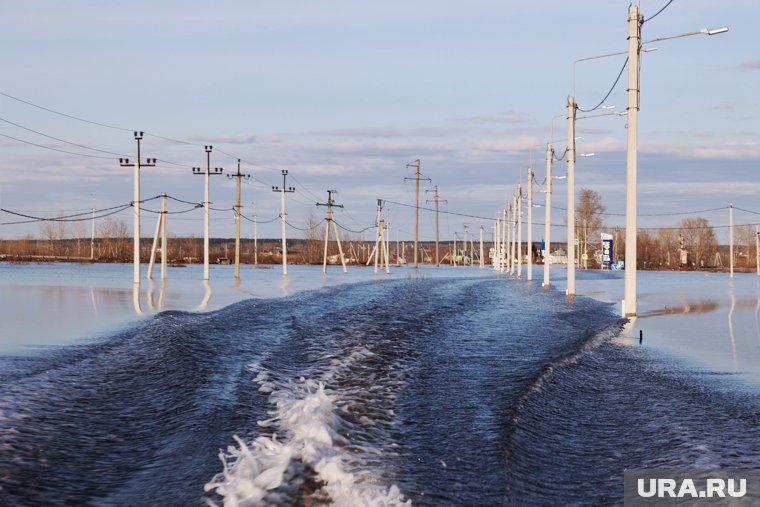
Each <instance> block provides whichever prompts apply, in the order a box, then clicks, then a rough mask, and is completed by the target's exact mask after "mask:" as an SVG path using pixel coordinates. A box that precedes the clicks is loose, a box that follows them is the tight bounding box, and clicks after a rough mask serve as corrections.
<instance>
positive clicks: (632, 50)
mask: <svg viewBox="0 0 760 507" xmlns="http://www.w3.org/2000/svg"><path fill="white" fill-rule="evenodd" d="M641 23H642V19H641V16H640V15H639V6H638V5H636V4H634V3H631V5H629V6H628V107H627V109H626V110H627V111H628V128H627V129H626V132H627V156H626V164H625V167H626V171H625V172H626V193H625V292H624V298H623V312H622V313H623V317H629V316H631V317H632V316H635V315H636V313H637V302H636V222H637V202H636V197H637V188H636V186H637V181H638V132H639V65H640V64H639V56H640V53H639V51H640V50H641Z"/></svg>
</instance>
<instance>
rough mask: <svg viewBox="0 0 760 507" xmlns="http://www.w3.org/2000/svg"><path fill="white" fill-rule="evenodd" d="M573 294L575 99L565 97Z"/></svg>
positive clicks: (571, 289)
mask: <svg viewBox="0 0 760 507" xmlns="http://www.w3.org/2000/svg"><path fill="white" fill-rule="evenodd" d="M566 294H567V295H568V296H575V99H574V98H573V96H572V95H568V97H567V291H566Z"/></svg>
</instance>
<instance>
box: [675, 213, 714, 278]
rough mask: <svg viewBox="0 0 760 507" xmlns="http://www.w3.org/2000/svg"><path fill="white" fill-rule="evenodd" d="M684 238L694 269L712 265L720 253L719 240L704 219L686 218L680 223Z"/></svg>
mask: <svg viewBox="0 0 760 507" xmlns="http://www.w3.org/2000/svg"><path fill="white" fill-rule="evenodd" d="M678 227H679V228H680V229H681V234H682V235H683V237H684V247H685V248H686V250H687V251H688V252H689V259H690V261H691V264H692V265H693V266H694V267H697V268H699V267H702V266H704V265H706V264H707V265H710V264H712V261H713V259H714V258H715V253H716V252H717V251H718V238H717V236H716V235H715V231H714V230H713V228H712V227H711V226H710V222H709V221H708V220H707V219H706V218H703V217H697V218H684V219H683V220H681V221H680V222H679V223H678Z"/></svg>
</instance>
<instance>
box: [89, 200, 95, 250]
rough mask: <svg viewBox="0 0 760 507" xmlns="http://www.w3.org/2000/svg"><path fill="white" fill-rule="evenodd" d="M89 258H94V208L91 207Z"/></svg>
mask: <svg viewBox="0 0 760 507" xmlns="http://www.w3.org/2000/svg"><path fill="white" fill-rule="evenodd" d="M90 260H91V261H94V260H95V208H92V235H91V237H90Z"/></svg>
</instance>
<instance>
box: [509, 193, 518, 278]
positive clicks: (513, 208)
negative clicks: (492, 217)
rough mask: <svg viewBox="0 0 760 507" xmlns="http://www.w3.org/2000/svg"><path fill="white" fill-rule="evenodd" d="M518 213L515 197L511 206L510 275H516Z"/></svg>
mask: <svg viewBox="0 0 760 507" xmlns="http://www.w3.org/2000/svg"><path fill="white" fill-rule="evenodd" d="M516 212H517V200H516V199H515V198H514V197H513V198H512V204H510V205H509V275H510V276H512V275H514V274H515V214H516Z"/></svg>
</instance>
